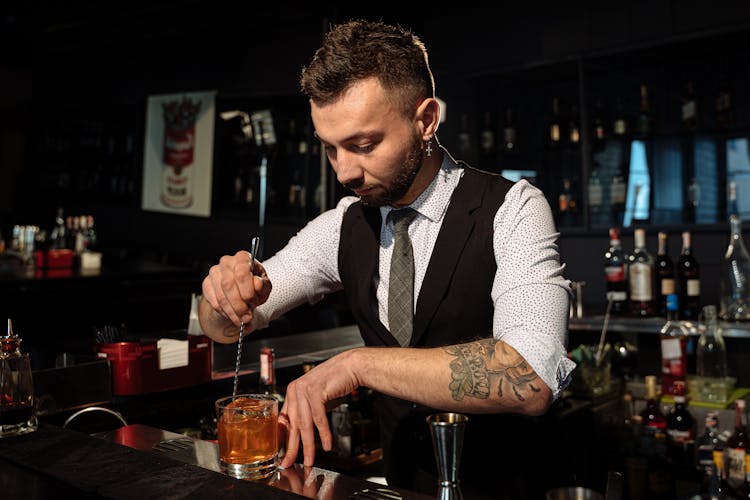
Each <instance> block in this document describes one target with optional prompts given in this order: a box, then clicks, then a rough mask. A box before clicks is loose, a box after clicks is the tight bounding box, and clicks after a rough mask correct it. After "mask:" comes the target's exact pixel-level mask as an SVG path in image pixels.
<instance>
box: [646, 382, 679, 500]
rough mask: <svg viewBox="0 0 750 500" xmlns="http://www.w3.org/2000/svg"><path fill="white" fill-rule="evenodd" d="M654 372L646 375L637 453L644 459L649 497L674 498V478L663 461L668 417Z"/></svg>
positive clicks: (664, 458)
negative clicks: (662, 405)
mask: <svg viewBox="0 0 750 500" xmlns="http://www.w3.org/2000/svg"><path fill="white" fill-rule="evenodd" d="M656 384H657V381H656V377H655V376H654V375H647V376H646V406H645V407H644V408H643V410H641V412H640V413H639V414H638V420H640V422H641V428H640V438H641V439H640V446H639V454H640V455H641V456H643V457H644V458H646V460H647V479H646V495H645V498H649V499H662V498H663V499H667V498H674V495H673V490H674V481H673V477H672V471H671V467H670V465H669V463H668V462H667V460H666V443H667V434H666V431H667V418H666V416H665V415H664V412H663V411H662V409H661V401H660V398H659V394H658V391H657V385H656Z"/></svg>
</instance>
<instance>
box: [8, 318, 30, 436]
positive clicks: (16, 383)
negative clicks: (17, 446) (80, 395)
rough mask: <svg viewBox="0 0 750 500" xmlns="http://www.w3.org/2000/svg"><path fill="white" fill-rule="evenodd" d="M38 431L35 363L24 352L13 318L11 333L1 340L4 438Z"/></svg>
mask: <svg viewBox="0 0 750 500" xmlns="http://www.w3.org/2000/svg"><path fill="white" fill-rule="evenodd" d="M36 428H37V420H36V413H35V411H34V382H33V380H32V377H31V363H30V362H29V355H28V354H26V353H22V352H21V338H20V337H19V336H18V335H16V334H15V333H14V332H13V323H12V322H11V320H10V318H9V319H8V332H7V334H6V335H5V336H0V438H3V437H7V436H15V435H17V434H26V433H27V432H33V431H35V430H36Z"/></svg>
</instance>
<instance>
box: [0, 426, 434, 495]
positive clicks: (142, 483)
mask: <svg viewBox="0 0 750 500" xmlns="http://www.w3.org/2000/svg"><path fill="white" fill-rule="evenodd" d="M0 491H2V497H3V498H27V499H30V500H36V499H46V498H53V497H61V496H62V497H68V496H67V495H66V493H69V494H71V497H72V495H75V498H122V499H125V498H138V499H141V498H195V499H208V498H221V499H224V500H227V499H232V498H259V499H271V500H273V499H285V498H319V499H325V500H338V499H348V498H374V499H378V498H383V499H391V500H394V499H398V498H403V499H415V500H426V499H428V498H432V497H429V496H426V495H423V494H420V493H415V492H410V491H405V490H402V489H398V488H390V487H388V488H386V487H385V486H383V485H380V484H377V483H374V482H370V481H365V480H362V479H357V478H354V477H350V476H346V475H343V474H339V473H336V472H331V471H328V470H325V469H320V468H317V467H311V468H307V469H304V468H303V467H302V466H301V465H298V464H296V465H295V466H294V467H293V468H290V469H285V470H279V471H277V472H276V473H275V474H274V475H273V476H272V477H271V478H269V479H267V480H264V481H262V482H260V481H258V482H253V481H243V480H239V479H235V478H233V477H230V476H228V475H226V474H223V473H221V472H219V464H218V446H217V445H216V444H215V443H213V442H209V441H202V440H194V439H192V438H189V437H186V436H184V435H182V434H175V433H172V432H167V431H163V430H160V429H156V428H154V427H149V426H144V425H139V424H134V425H128V426H124V427H121V428H120V429H117V430H114V431H111V432H108V433H102V434H98V435H96V436H90V435H88V434H85V433H81V432H77V431H72V430H68V429H63V428H61V427H57V426H53V425H46V424H42V425H41V426H40V427H39V429H38V430H37V431H36V432H33V433H30V434H25V435H21V436H12V437H7V438H3V439H0Z"/></svg>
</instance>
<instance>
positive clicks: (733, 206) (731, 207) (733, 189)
mask: <svg viewBox="0 0 750 500" xmlns="http://www.w3.org/2000/svg"><path fill="white" fill-rule="evenodd" d="M733 215H739V214H738V212H737V182H736V181H734V180H731V181H729V182H727V220H729V218H730V217H731V216H733Z"/></svg>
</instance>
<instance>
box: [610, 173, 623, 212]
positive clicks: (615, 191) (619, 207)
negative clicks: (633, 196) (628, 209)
mask: <svg viewBox="0 0 750 500" xmlns="http://www.w3.org/2000/svg"><path fill="white" fill-rule="evenodd" d="M626 194H627V185H626V184H625V179H624V178H623V175H622V169H618V170H617V171H616V172H615V174H614V175H613V176H612V182H611V183H610V185H609V199H610V203H611V211H612V223H613V224H615V225H621V224H622V222H623V217H624V215H625V200H626V196H625V195H626Z"/></svg>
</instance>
